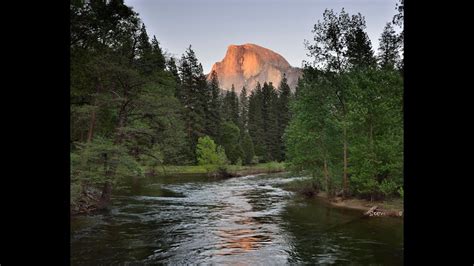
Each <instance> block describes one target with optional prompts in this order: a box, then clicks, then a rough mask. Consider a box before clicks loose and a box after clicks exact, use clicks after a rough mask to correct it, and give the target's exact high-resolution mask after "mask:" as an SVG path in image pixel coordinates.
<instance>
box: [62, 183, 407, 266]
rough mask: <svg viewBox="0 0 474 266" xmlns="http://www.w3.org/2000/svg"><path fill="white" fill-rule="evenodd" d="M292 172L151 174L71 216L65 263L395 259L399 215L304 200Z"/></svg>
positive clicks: (399, 250)
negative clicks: (290, 187) (288, 187)
mask: <svg viewBox="0 0 474 266" xmlns="http://www.w3.org/2000/svg"><path fill="white" fill-rule="evenodd" d="M292 179H293V178H285V177H284V176H282V175H278V174H273V175H261V176H247V177H239V178H232V179H227V180H219V181H210V180H208V179H207V178H202V177H201V178H182V177H181V178H180V177H175V178H159V179H147V180H142V181H140V182H138V183H134V184H131V186H130V187H129V188H128V189H124V190H123V192H120V191H118V192H115V195H114V197H113V199H112V200H113V204H112V205H111V206H110V208H109V210H107V211H104V212H102V213H99V214H94V215H89V216H78V217H75V218H73V219H72V220H71V263H72V264H73V265H81V264H87V265H95V264H107V265H109V264H119V263H120V264H121V265H123V264H127V263H130V264H134V265H137V264H138V265H143V264H156V263H159V264H171V265H176V264H180V265H182V264H198V263H206V264H208V263H211V264H233V265H255V264H260V265H262V264H265V265H275V264H280V265H281V264H333V263H336V264H359V265H360V264H364V265H365V264H376V265H401V264H403V223H402V220H401V219H398V218H390V217H377V218H361V211H355V210H348V209H340V208H334V207H330V206H328V205H327V204H325V203H324V202H322V201H319V200H317V199H314V200H305V199H302V198H299V197H295V196H294V195H292V194H291V193H290V192H287V191H285V190H282V189H281V188H279V184H282V183H284V182H288V181H290V180H292Z"/></svg>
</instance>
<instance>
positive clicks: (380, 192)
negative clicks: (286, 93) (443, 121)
mask: <svg viewBox="0 0 474 266" xmlns="http://www.w3.org/2000/svg"><path fill="white" fill-rule="evenodd" d="M400 12H402V10H401V11H400ZM401 14H402V13H401ZM400 16H401V15H400V14H399V15H397V16H396V18H398V17H400ZM396 22H397V23H398V24H397V25H400V21H399V20H396ZM313 33H314V42H313V43H309V42H307V43H306V46H307V49H308V51H309V54H310V55H311V56H312V57H313V58H314V62H311V63H310V62H306V65H305V67H304V74H303V77H302V79H300V81H299V84H298V87H297V91H296V97H295V100H294V101H293V102H292V104H291V110H292V120H291V122H290V125H289V127H288V128H287V130H286V135H285V141H286V145H287V147H288V150H287V157H288V158H287V162H288V164H289V165H290V166H291V167H292V168H293V169H295V170H307V171H309V172H310V173H311V174H312V175H313V176H314V177H315V178H316V180H317V182H318V183H319V185H320V187H321V188H322V189H324V190H326V191H328V192H329V193H330V194H332V195H334V194H336V193H338V192H339V191H340V189H341V188H342V194H343V195H345V196H348V195H351V194H352V195H359V196H362V197H367V198H371V199H374V198H382V197H384V196H389V195H396V194H401V195H403V99H402V96H403V76H402V74H403V60H402V59H401V56H400V54H401V53H402V52H403V46H402V38H403V31H402V34H396V32H395V30H394V28H393V25H392V23H387V25H386V27H385V29H384V31H383V33H382V35H381V38H380V46H379V54H378V55H377V56H376V55H374V52H373V51H372V47H371V43H370V40H369V38H368V36H367V33H366V32H365V20H364V17H363V16H362V15H361V14H357V15H353V16H350V15H349V14H348V13H346V12H345V11H344V9H343V10H342V11H341V12H340V13H339V14H336V13H334V12H333V11H332V10H326V11H325V12H324V14H323V20H322V21H318V23H317V24H315V26H314V30H313Z"/></svg>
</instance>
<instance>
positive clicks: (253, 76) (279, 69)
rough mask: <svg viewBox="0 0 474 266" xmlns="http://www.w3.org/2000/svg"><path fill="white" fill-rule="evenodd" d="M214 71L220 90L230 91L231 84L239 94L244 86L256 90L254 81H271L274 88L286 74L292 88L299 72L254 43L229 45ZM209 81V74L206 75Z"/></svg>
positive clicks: (279, 57) (299, 70) (283, 59)
mask: <svg viewBox="0 0 474 266" xmlns="http://www.w3.org/2000/svg"><path fill="white" fill-rule="evenodd" d="M213 70H214V71H216V73H217V76H218V78H219V84H220V87H221V88H222V89H225V90H230V88H231V87H232V84H234V87H235V91H236V92H237V93H240V90H241V89H242V87H243V86H245V87H246V88H247V90H248V91H252V90H254V89H255V86H256V85H257V82H260V84H261V85H263V83H264V82H272V83H273V85H274V86H275V87H278V85H279V84H280V81H281V79H282V78H283V75H284V74H286V78H287V79H288V85H289V86H290V88H291V89H294V88H295V87H296V85H297V82H298V78H299V77H300V76H301V74H302V71H301V69H299V68H295V67H292V66H291V65H290V64H289V63H288V61H286V59H285V58H283V56H281V55H279V54H277V53H275V52H273V51H272V50H270V49H267V48H264V47H261V46H258V45H256V44H250V43H249V44H243V45H229V47H228V48H227V52H226V55H225V57H224V59H223V60H222V61H221V62H217V63H215V64H214V65H213V66H212V69H211V72H212V71H213ZM208 78H210V75H208Z"/></svg>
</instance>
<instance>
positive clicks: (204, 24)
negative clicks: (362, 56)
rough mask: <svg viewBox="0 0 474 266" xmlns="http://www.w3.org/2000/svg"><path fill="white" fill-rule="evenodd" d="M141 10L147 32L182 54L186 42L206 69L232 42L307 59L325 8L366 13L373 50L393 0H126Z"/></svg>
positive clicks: (296, 62) (166, 48) (298, 62)
mask: <svg viewBox="0 0 474 266" xmlns="http://www.w3.org/2000/svg"><path fill="white" fill-rule="evenodd" d="M125 3H126V4H127V5H128V6H131V7H133V9H134V10H135V11H136V12H137V13H139V17H140V18H141V19H142V21H143V23H145V26H146V28H147V32H148V35H149V36H150V38H151V37H152V36H153V35H155V36H156V38H157V39H158V41H159V42H160V46H161V48H162V49H163V50H164V51H165V52H167V53H168V54H169V55H172V56H175V57H177V58H180V57H181V55H182V54H183V53H184V51H185V50H186V48H187V47H189V45H192V49H193V50H194V52H195V53H196V56H197V58H198V60H199V62H201V63H202V66H203V69H204V73H208V72H209V71H210V69H211V67H212V65H213V64H214V63H215V62H218V61H221V60H222V59H223V58H224V56H225V53H226V51H227V47H228V46H229V45H231V44H245V43H254V44H257V45H260V46H263V47H265V48H268V49H271V50H273V51H275V52H277V53H279V54H281V55H282V56H283V57H284V58H285V59H286V60H287V61H288V62H289V63H290V64H291V65H292V66H295V67H301V64H302V61H303V60H308V59H309V58H308V56H307V55H306V53H307V51H306V49H305V46H304V40H309V41H311V40H312V39H313V35H312V33H311V30H312V29H313V26H314V24H315V23H316V22H317V21H318V20H322V14H323V12H324V10H325V9H334V11H335V12H337V13H339V12H340V11H341V9H342V8H344V9H345V10H346V12H347V13H349V14H351V15H352V14H357V13H361V14H362V15H363V16H365V20H366V25H367V29H366V30H367V33H368V35H369V38H370V40H371V41H372V47H373V49H374V51H375V52H376V51H377V48H378V39H379V37H380V34H381V33H382V31H383V28H384V26H385V24H386V23H387V22H389V21H391V20H392V18H393V16H394V15H395V14H396V13H397V11H396V10H395V6H396V3H397V0H125Z"/></svg>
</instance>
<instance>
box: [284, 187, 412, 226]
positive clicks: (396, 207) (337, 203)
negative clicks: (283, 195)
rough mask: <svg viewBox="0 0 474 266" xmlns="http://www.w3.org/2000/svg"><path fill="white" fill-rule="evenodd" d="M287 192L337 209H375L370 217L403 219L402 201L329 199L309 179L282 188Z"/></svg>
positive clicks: (397, 199) (395, 199) (364, 210)
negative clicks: (316, 199)
mask: <svg viewBox="0 0 474 266" xmlns="http://www.w3.org/2000/svg"><path fill="white" fill-rule="evenodd" d="M283 188H284V189H286V190H288V191H293V192H295V193H297V194H300V195H303V196H305V197H306V198H319V199H322V200H323V201H325V202H326V203H328V204H330V205H331V206H334V207H338V208H347V209H355V210H360V211H362V212H363V213H367V212H368V211H369V210H371V208H373V207H375V206H376V207H377V208H376V209H377V210H376V214H375V215H370V216H395V217H403V199H402V198H390V199H386V200H378V201H370V200H365V199H359V198H354V197H352V198H346V199H343V198H342V197H332V198H331V197H329V196H328V194H327V193H326V192H324V191H319V189H318V187H317V185H316V184H315V183H314V182H313V181H312V180H311V179H303V180H296V181H293V182H290V183H287V184H285V185H284V186H283Z"/></svg>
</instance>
